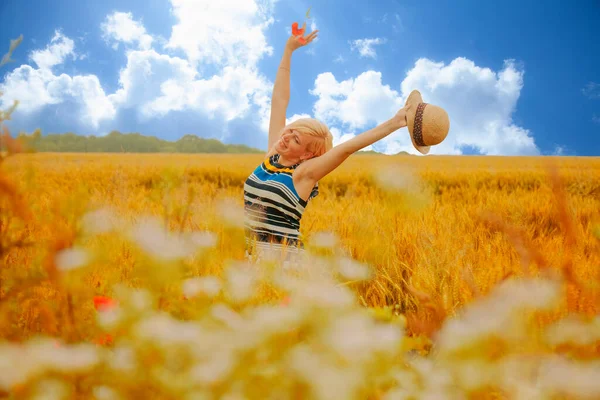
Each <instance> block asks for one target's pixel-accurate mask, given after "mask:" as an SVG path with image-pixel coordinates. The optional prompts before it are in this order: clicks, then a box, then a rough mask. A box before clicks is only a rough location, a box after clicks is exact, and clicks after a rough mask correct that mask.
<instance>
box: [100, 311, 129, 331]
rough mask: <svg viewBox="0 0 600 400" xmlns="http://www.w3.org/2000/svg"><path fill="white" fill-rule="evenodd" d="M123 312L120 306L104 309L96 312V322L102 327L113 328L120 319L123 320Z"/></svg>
mask: <svg viewBox="0 0 600 400" xmlns="http://www.w3.org/2000/svg"><path fill="white" fill-rule="evenodd" d="M124 317H125V314H124V312H123V309H121V307H118V306H117V307H113V308H110V309H108V310H104V311H102V312H99V313H97V314H96V318H98V324H99V325H100V326H101V327H103V328H104V329H108V330H111V329H114V328H116V327H117V326H118V325H119V323H120V322H121V321H123V319H124Z"/></svg>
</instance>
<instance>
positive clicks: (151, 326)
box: [133, 314, 202, 345]
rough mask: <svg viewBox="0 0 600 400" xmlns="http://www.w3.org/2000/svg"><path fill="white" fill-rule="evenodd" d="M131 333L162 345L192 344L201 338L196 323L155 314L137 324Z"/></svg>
mask: <svg viewBox="0 0 600 400" xmlns="http://www.w3.org/2000/svg"><path fill="white" fill-rule="evenodd" d="M133 332H134V334H135V335H136V336H138V337H139V338H142V339H147V340H154V341H156V342H159V343H161V344H163V345H180V344H194V343H196V342H197V341H198V340H199V339H200V338H201V337H202V328H201V327H200V326H199V325H198V324H197V323H195V322H184V321H178V320H176V319H175V318H173V317H171V316H169V315H166V314H156V315H153V316H151V317H148V318H146V319H144V320H142V321H140V322H138V323H137V325H136V326H135V327H134V330H133Z"/></svg>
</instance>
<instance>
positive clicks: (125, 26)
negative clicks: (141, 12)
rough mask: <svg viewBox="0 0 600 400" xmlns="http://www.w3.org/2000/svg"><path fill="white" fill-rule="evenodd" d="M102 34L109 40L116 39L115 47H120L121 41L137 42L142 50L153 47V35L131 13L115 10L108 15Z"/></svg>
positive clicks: (103, 24)
mask: <svg viewBox="0 0 600 400" xmlns="http://www.w3.org/2000/svg"><path fill="white" fill-rule="evenodd" d="M101 28H102V36H103V37H104V39H105V40H107V41H115V42H116V43H114V44H113V48H114V49H115V50H116V49H118V47H119V42H123V43H126V44H137V46H138V47H139V48H140V49H142V50H148V49H150V48H151V47H152V42H153V39H152V36H150V35H149V34H147V33H146V28H144V25H143V24H142V23H141V22H140V21H134V20H133V15H131V13H125V12H115V13H113V14H111V15H108V16H107V17H106V20H105V21H104V22H103V23H102V26H101Z"/></svg>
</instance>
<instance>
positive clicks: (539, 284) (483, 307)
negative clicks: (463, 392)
mask: <svg viewBox="0 0 600 400" xmlns="http://www.w3.org/2000/svg"><path fill="white" fill-rule="evenodd" d="M559 289H560V286H559V285H558V284H557V283H555V282H551V281H543V280H540V279H528V280H525V279H510V280H507V281H504V282H502V283H500V284H499V285H498V286H496V287H495V288H494V289H492V291H491V293H490V294H489V295H488V296H487V297H485V298H482V299H480V300H478V301H476V302H474V303H471V304H469V305H467V306H465V307H464V309H463V310H462V312H461V313H460V314H459V315H457V316H456V317H455V318H452V319H449V320H447V321H446V323H445V324H444V325H443V326H442V328H441V330H440V332H439V334H438V339H437V343H438V346H439V349H440V350H441V351H446V352H452V351H455V350H458V349H460V348H462V347H465V346H472V345H473V344H474V343H475V342H476V341H478V340H484V339H486V338H489V337H490V336H494V337H502V338H504V339H505V340H510V341H518V340H520V338H521V336H522V335H524V334H526V331H525V325H524V324H522V323H521V319H522V318H523V317H524V316H525V315H526V314H525V312H527V311H533V310H547V309H550V308H551V307H552V306H554V305H555V304H556V302H557V300H558V295H559Z"/></svg>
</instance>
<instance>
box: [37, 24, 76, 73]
mask: <svg viewBox="0 0 600 400" xmlns="http://www.w3.org/2000/svg"><path fill="white" fill-rule="evenodd" d="M74 49H75V43H74V42H73V40H71V39H69V38H68V37H66V36H64V35H63V34H62V32H61V31H58V30H57V31H55V32H54V37H52V40H50V44H49V45H48V46H46V48H45V49H41V50H35V51H33V52H32V53H31V55H30V56H29V57H30V58H31V60H33V62H34V63H36V64H37V66H38V68H40V69H51V68H52V67H54V66H55V65H59V64H62V63H63V62H64V61H65V59H66V58H67V57H68V56H72V57H75V53H74Z"/></svg>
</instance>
